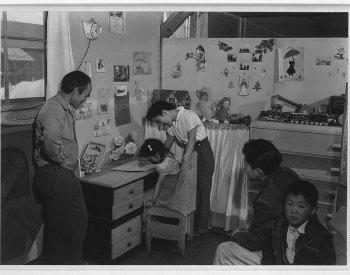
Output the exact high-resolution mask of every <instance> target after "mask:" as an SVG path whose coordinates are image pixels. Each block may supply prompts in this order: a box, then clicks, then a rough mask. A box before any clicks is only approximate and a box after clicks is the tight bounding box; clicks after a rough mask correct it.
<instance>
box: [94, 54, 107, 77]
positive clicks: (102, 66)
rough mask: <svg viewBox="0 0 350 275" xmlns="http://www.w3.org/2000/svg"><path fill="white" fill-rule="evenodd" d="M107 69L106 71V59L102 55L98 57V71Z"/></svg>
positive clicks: (102, 71) (101, 71)
mask: <svg viewBox="0 0 350 275" xmlns="http://www.w3.org/2000/svg"><path fill="white" fill-rule="evenodd" d="M105 71H106V67H105V61H104V59H103V58H101V57H98V58H96V72H97V73H104V72H105Z"/></svg>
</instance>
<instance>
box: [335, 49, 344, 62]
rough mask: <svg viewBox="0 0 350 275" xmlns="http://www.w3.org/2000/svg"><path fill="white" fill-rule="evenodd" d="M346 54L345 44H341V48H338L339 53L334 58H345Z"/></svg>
mask: <svg viewBox="0 0 350 275" xmlns="http://www.w3.org/2000/svg"><path fill="white" fill-rule="evenodd" d="M344 54H345V50H344V46H339V48H338V49H337V53H336V54H335V55H334V58H335V59H338V60H343V59H344Z"/></svg>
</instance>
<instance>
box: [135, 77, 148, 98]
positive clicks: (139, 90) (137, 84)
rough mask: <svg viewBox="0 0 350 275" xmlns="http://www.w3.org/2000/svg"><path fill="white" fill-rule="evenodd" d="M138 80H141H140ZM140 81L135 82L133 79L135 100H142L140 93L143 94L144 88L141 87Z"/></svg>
mask: <svg viewBox="0 0 350 275" xmlns="http://www.w3.org/2000/svg"><path fill="white" fill-rule="evenodd" d="M140 82H141V81H140ZM140 82H137V81H136V80H135V92H134V96H135V100H136V101H142V95H144V94H145V90H144V89H142V88H141V86H140Z"/></svg>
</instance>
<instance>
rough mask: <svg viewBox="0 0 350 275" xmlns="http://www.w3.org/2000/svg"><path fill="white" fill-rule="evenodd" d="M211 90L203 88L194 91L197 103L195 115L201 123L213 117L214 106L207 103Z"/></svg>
mask: <svg viewBox="0 0 350 275" xmlns="http://www.w3.org/2000/svg"><path fill="white" fill-rule="evenodd" d="M210 94H211V89H210V88H209V87H203V88H202V89H199V90H197V91H196V95H197V97H198V99H199V102H198V103H197V104H196V110H195V112H196V114H197V115H198V116H199V118H200V119H201V120H202V121H208V120H210V119H211V118H212V117H213V116H214V106H213V104H212V103H211V102H210V101H209V98H210Z"/></svg>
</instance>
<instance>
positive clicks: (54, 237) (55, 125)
mask: <svg viewBox="0 0 350 275" xmlns="http://www.w3.org/2000/svg"><path fill="white" fill-rule="evenodd" d="M90 93H91V79H90V78H89V77H88V76H87V75H86V74H84V73H83V72H80V71H73V72H70V73H68V74H66V75H65V76H64V78H63V80H62V83H61V91H59V92H58V93H57V94H56V95H55V96H53V97H51V98H50V99H49V100H48V101H47V102H46V103H45V104H44V105H43V107H42V108H41V110H40V112H39V114H38V116H37V118H36V122H35V148H34V150H35V151H34V161H35V164H36V173H35V182H34V191H35V194H36V196H37V198H38V200H39V201H40V202H41V203H42V216H43V220H44V240H43V242H44V243H43V256H44V261H45V264H82V244H83V241H84V238H85V234H86V228H87V213H86V208H85V202H84V198H83V194H82V190H81V186H80V182H79V180H78V178H77V177H76V176H75V174H74V170H75V169H76V168H77V165H78V144H77V138H76V133H75V109H77V108H78V107H79V106H80V105H82V104H83V103H84V102H85V101H86V99H87V98H88V97H89V96H90Z"/></svg>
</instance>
